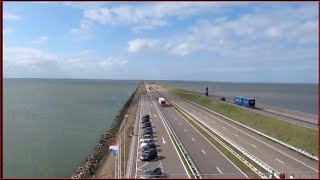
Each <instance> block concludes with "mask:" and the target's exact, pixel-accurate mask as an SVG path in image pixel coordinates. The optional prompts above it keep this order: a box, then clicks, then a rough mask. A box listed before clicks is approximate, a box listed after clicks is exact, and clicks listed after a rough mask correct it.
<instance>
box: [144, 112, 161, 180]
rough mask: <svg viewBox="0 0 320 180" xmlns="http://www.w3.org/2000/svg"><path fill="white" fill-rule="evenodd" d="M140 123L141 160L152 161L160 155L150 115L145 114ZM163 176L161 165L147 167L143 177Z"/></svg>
mask: <svg viewBox="0 0 320 180" xmlns="http://www.w3.org/2000/svg"><path fill="white" fill-rule="evenodd" d="M140 121H141V125H140V128H141V129H140V138H139V141H140V143H141V144H140V147H141V151H142V152H141V156H140V160H141V161H148V162H150V161H152V160H154V159H156V158H157V157H158V150H157V145H156V142H155V139H154V132H153V128H152V123H151V121H150V115H148V114H147V115H144V116H142V118H141V120H140ZM161 176H162V170H161V168H160V167H154V168H150V169H146V170H145V171H144V175H143V177H142V178H159V177H161Z"/></svg>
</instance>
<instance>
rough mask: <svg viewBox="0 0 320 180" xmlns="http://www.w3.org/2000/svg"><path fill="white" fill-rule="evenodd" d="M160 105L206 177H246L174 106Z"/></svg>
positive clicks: (153, 94)
mask: <svg viewBox="0 0 320 180" xmlns="http://www.w3.org/2000/svg"><path fill="white" fill-rule="evenodd" d="M152 96H153V98H152V99H156V98H157V97H159V96H158V95H157V94H156V93H155V92H153V93H152ZM158 107H159V108H160V109H161V112H162V113H163V115H164V117H165V118H166V119H167V121H168V122H169V123H170V124H171V126H172V127H173V128H174V130H175V132H176V134H177V136H178V137H179V138H180V140H181V141H182V143H183V145H184V146H185V148H186V149H187V151H188V153H189V155H190V156H191V158H192V160H193V161H194V163H195V164H196V166H197V168H198V169H199V171H200V173H201V175H202V176H203V177H204V178H246V176H245V175H244V174H243V173H242V172H241V171H240V170H239V169H238V168H237V167H235V166H234V165H233V164H232V163H231V162H230V161H229V160H228V159H227V158H226V157H225V156H224V155H222V154H221V153H220V152H219V151H218V150H217V149H216V148H215V147H214V146H213V145H212V144H211V143H209V142H208V141H207V140H206V139H205V138H204V137H203V136H202V135H201V134H200V133H199V132H198V131H197V130H196V129H194V128H193V127H192V126H191V125H190V124H189V123H188V122H186V120H185V119H183V117H182V116H181V115H179V114H178V113H177V112H176V111H175V110H174V109H173V108H172V107H160V106H158ZM192 138H193V139H197V141H194V140H192ZM203 152H205V153H203ZM216 167H219V168H220V170H222V171H223V173H220V172H219V171H218V170H217V168H216Z"/></svg>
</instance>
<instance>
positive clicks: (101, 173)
mask: <svg viewBox="0 0 320 180" xmlns="http://www.w3.org/2000/svg"><path fill="white" fill-rule="evenodd" d="M141 94H146V89H145V85H144V84H142V85H140V87H139V89H138V91H137V93H136V95H135V97H134V100H133V102H132V104H131V108H130V109H129V110H128V111H127V113H126V114H127V115H129V116H128V117H127V119H126V124H125V125H124V126H123V128H122V129H121V130H120V132H119V134H118V135H117V137H116V140H115V141H119V140H120V138H121V139H122V143H121V152H122V153H121V157H122V160H121V161H122V163H121V167H122V168H121V175H122V176H124V175H125V170H126V164H124V163H125V162H127V160H128V158H129V150H130V144H131V139H132V137H131V134H132V131H133V126H134V121H135V117H136V112H137V106H138V102H139V97H140V95H141ZM124 130H125V131H126V132H125V134H126V137H125V139H126V143H125V148H124V142H123V139H124V132H123V131H124ZM124 153H125V156H124ZM123 157H125V160H124V159H123ZM114 163H115V155H113V154H106V155H105V157H104V159H103V160H102V162H101V165H100V167H99V169H98V170H97V172H96V174H95V175H94V178H96V179H102V178H103V179H110V178H114V175H115V172H114V171H115V164H114Z"/></svg>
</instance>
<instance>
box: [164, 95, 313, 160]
mask: <svg viewBox="0 0 320 180" xmlns="http://www.w3.org/2000/svg"><path fill="white" fill-rule="evenodd" d="M166 92H168V93H170V94H171V95H173V96H176V95H175V94H173V93H171V92H169V91H166ZM176 97H178V98H180V99H183V100H185V101H188V102H189V103H192V104H194V105H196V106H198V107H201V108H203V109H205V110H207V111H209V112H211V113H214V114H215V115H218V116H220V117H222V118H224V119H227V120H229V121H232V122H234V123H236V124H238V125H240V126H242V127H244V128H247V129H249V130H251V131H253V132H255V133H257V134H259V135H261V136H263V137H265V138H268V139H270V140H272V141H274V142H277V143H279V144H281V145H283V146H285V147H287V148H289V149H292V150H294V151H296V152H299V153H300V154H303V155H305V156H307V157H309V158H311V159H313V160H316V161H319V157H318V156H316V155H314V154H311V153H309V152H306V151H304V150H302V149H300V148H297V147H294V146H292V145H290V144H288V143H285V142H283V141H281V140H279V139H276V138H274V137H271V136H269V135H267V134H265V133H262V132H260V131H258V130H256V129H254V128H251V127H249V126H246V125H244V124H242V123H239V122H238V121H235V120H233V119H230V118H228V117H226V116H224V115H222V114H219V113H217V112H215V111H212V110H211V109H208V108H206V107H203V106H200V105H199V104H196V103H194V102H192V101H189V100H188V99H185V98H183V97H180V96H176Z"/></svg>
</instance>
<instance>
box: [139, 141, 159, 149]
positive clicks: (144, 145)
mask: <svg viewBox="0 0 320 180" xmlns="http://www.w3.org/2000/svg"><path fill="white" fill-rule="evenodd" d="M153 143H155V141H154V140H152V141H149V142H148V141H146V142H142V143H141V145H140V147H141V148H144V147H146V146H148V145H149V144H153Z"/></svg>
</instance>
